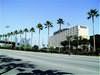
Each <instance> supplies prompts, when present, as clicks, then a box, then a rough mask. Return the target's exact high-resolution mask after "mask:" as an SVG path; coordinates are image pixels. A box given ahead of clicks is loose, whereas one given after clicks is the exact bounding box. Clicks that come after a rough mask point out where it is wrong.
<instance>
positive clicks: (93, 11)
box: [87, 9, 99, 52]
mask: <svg viewBox="0 0 100 75" xmlns="http://www.w3.org/2000/svg"><path fill="white" fill-rule="evenodd" d="M98 16H99V12H98V11H97V9H90V11H89V12H88V17H87V19H91V20H92V24H93V51H94V52H95V51H96V46H95V33H94V19H95V17H96V18H97V17H98Z"/></svg>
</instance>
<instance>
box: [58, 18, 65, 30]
mask: <svg viewBox="0 0 100 75" xmlns="http://www.w3.org/2000/svg"><path fill="white" fill-rule="evenodd" d="M57 24H59V30H61V25H62V24H64V21H63V19H61V18H59V19H58V20H57Z"/></svg>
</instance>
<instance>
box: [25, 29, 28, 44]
mask: <svg viewBox="0 0 100 75" xmlns="http://www.w3.org/2000/svg"><path fill="white" fill-rule="evenodd" d="M24 32H25V42H26V40H27V32H28V29H27V28H25V29H24Z"/></svg>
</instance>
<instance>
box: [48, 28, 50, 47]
mask: <svg viewBox="0 0 100 75" xmlns="http://www.w3.org/2000/svg"><path fill="white" fill-rule="evenodd" d="M49 31H50V29H49V27H48V48H49Z"/></svg>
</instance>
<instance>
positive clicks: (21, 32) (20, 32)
mask: <svg viewBox="0 0 100 75" xmlns="http://www.w3.org/2000/svg"><path fill="white" fill-rule="evenodd" d="M19 34H20V42H21V37H22V36H21V35H22V34H23V31H22V30H20V31H19Z"/></svg>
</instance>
